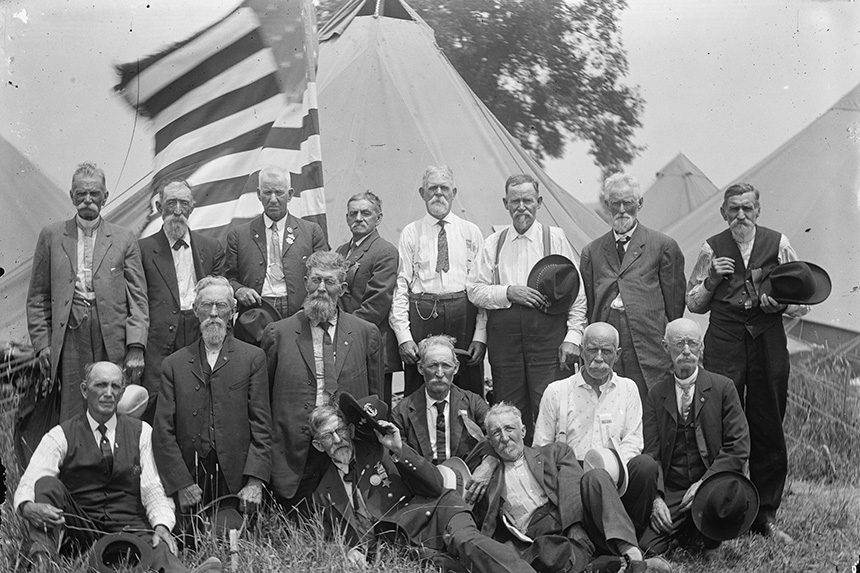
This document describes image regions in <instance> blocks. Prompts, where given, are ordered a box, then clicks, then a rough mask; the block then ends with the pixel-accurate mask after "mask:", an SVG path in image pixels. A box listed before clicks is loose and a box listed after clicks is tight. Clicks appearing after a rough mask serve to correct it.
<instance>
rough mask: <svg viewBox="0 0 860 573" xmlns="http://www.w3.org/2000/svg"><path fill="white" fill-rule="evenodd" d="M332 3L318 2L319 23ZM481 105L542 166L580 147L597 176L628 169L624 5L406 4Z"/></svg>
mask: <svg viewBox="0 0 860 573" xmlns="http://www.w3.org/2000/svg"><path fill="white" fill-rule="evenodd" d="M340 3H341V1H340V0H324V1H323V2H322V3H321V6H320V8H321V12H320V21H324V19H325V18H326V16H327V15H328V13H330V11H331V10H332V8H333V7H334V8H335V9H336V7H337V6H338V5H339V4H340ZM407 3H408V4H409V5H410V6H412V8H414V9H415V10H416V11H417V12H418V13H419V14H420V15H421V17H422V18H423V19H424V20H425V21H426V22H427V23H428V24H429V25H430V26H431V27H432V28H433V30H434V31H435V33H436V41H437V43H438V44H439V47H440V48H442V50H443V52H444V53H445V55H446V56H447V57H448V59H449V60H450V61H451V63H452V64H453V65H454V67H455V68H456V70H457V71H458V72H459V73H460V75H461V76H462V77H463V79H464V80H465V81H466V83H468V85H469V87H470V88H471V89H472V90H473V91H474V92H475V93H476V94H477V95H478V97H479V98H480V99H481V101H483V102H484V104H485V105H486V106H487V107H488V108H490V110H491V111H492V112H493V114H494V115H495V116H496V117H497V118H498V119H499V121H501V122H502V124H503V125H504V126H505V127H506V128H507V129H508V130H509V131H510V132H511V133H512V134H514V135H515V136H516V137H517V138H518V139H519V141H520V143H521V144H522V146H523V147H524V148H525V149H527V150H529V151H530V152H531V154H532V156H533V157H534V158H535V159H536V160H537V161H538V162H542V161H543V160H544V159H545V158H547V157H556V158H558V157H562V156H563V154H564V150H565V144H566V143H567V142H568V141H569V140H571V139H576V140H584V141H587V142H589V146H590V149H589V153H591V155H592V156H594V159H595V161H596V163H597V164H598V165H599V166H600V167H601V169H602V170H603V172H604V173H605V174H608V173H611V172H613V171H616V170H618V169H619V168H621V166H623V165H625V164H627V163H629V162H630V161H631V160H632V159H633V158H634V157H635V156H636V155H637V154H638V153H639V152H640V151H641V150H642V148H641V147H639V146H637V145H636V144H635V143H634V142H633V136H634V130H635V129H636V128H637V127H641V123H640V119H639V118H640V115H641V113H642V107H643V104H644V101H643V99H642V98H641V97H640V95H639V93H638V90H637V89H636V88H635V87H629V86H626V85H624V84H623V83H622V79H623V77H624V76H625V74H626V73H627V58H626V55H625V52H624V49H623V46H622V43H621V38H620V33H619V30H618V18H619V15H620V12H621V11H622V10H623V9H624V8H625V7H626V1H625V0H407Z"/></svg>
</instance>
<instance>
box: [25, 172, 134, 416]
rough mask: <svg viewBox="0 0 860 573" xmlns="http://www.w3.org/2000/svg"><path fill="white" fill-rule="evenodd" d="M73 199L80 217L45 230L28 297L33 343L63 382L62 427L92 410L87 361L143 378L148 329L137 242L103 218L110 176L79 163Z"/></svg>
mask: <svg viewBox="0 0 860 573" xmlns="http://www.w3.org/2000/svg"><path fill="white" fill-rule="evenodd" d="M69 197H71V199H72V203H73V204H74V206H75V208H76V209H77V215H75V217H74V218H73V219H71V220H69V221H64V222H60V223H54V224H52V225H49V226H47V227H45V228H44V229H42V232H41V233H40V234H39V241H38V243H37V244H36V252H35V254H34V255H33V270H32V274H31V275H30V289H29V292H28V293H27V325H28V327H29V330H30V341H31V342H32V343H33V349H34V350H35V351H36V354H37V356H38V357H39V362H40V364H41V366H42V368H43V370H44V371H45V372H46V373H47V374H48V375H49V377H50V379H51V380H53V381H56V380H57V378H58V377H59V382H60V384H61V388H60V396H61V398H60V422H64V421H66V420H69V419H71V418H75V417H77V416H79V415H82V414H83V413H84V412H85V410H86V402H85V401H84V400H83V398H82V397H81V393H80V391H79V386H80V383H81V381H82V380H83V379H84V368H85V367H86V365H87V364H91V363H93V362H98V361H100V360H109V361H111V362H114V363H116V364H119V363H123V361H124V367H125V368H126V369H127V370H128V371H129V373H130V375H131V379H132V380H137V379H138V377H139V375H140V373H141V372H142V371H143V365H144V348H145V346H146V338H147V328H148V327H149V312H148V308H147V300H146V280H145V278H144V274H143V267H142V266H141V262H140V249H138V246H137V240H136V239H135V237H134V235H133V234H132V233H131V232H129V231H127V230H126V229H124V228H122V227H117V226H115V225H111V224H110V223H108V222H107V221H104V220H103V219H102V217H101V210H102V207H104V205H105V202H107V198H108V192H107V188H106V187H105V174H104V171H102V170H101V169H99V168H98V167H97V166H96V165H95V164H94V163H90V162H84V163H81V164H80V165H78V168H77V169H76V170H75V173H74V175H73V176H72V188H71V190H70V191H69Z"/></svg>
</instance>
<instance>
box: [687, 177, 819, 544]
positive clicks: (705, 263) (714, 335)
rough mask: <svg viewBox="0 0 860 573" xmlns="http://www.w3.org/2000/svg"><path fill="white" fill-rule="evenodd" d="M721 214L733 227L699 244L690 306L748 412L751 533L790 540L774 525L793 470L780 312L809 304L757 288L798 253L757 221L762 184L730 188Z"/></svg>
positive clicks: (711, 362)
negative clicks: (753, 509)
mask: <svg viewBox="0 0 860 573" xmlns="http://www.w3.org/2000/svg"><path fill="white" fill-rule="evenodd" d="M720 213H721V214H722V216H723V219H725V220H726V223H728V228H727V229H726V230H725V231H723V232H722V233H719V234H718V235H714V236H713V237H711V238H709V239H708V240H707V241H705V244H704V245H702V250H701V252H700V253H699V258H698V259H697V260H696V266H695V267H694V268H693V272H692V274H691V275H690V282H689V284H688V285H687V287H688V292H687V308H689V309H690V312H695V313H699V314H704V313H706V312H708V311H710V313H711V314H710V324H709V325H708V331H707V333H706V334H705V351H704V366H705V368H707V369H708V370H710V371H711V372H714V373H716V374H722V375H723V376H727V377H729V378H731V379H732V381H733V382H734V383H735V386H736V388H737V390H738V396H739V397H740V399H741V404H743V405H744V407H745V410H746V412H747V423H748V424H749V430H750V440H751V444H750V468H749V469H750V478H751V479H752V482H753V483H754V484H755V486H756V488H757V489H758V492H759V496H760V506H759V514H758V516H757V517H756V521H755V523H754V524H753V531H756V532H758V533H761V534H763V535H765V536H768V537H773V538H775V539H776V540H778V541H780V542H783V543H792V542H793V541H794V540H793V539H791V537H789V536H788V534H786V533H785V532H783V531H781V530H780V529H779V528H778V527H777V525H776V523H775V519H776V512H777V510H778V509H779V504H780V502H781V501H782V492H783V489H784V488H785V477H786V474H787V472H788V452H787V450H786V446H785V434H784V433H783V429H782V420H783V418H784V417H785V405H786V397H787V393H788V373H789V366H790V365H789V359H788V348H787V345H786V344H787V343H786V338H785V329H784V327H783V325H782V317H783V315H784V314H786V315H788V316H794V317H799V316H803V315H804V314H806V313H807V312H809V307H808V306H804V305H788V306H787V305H784V304H779V303H777V302H776V301H775V300H774V299H773V298H771V297H770V296H769V295H768V294H766V293H763V292H761V290H760V287H761V282H762V278H763V277H764V276H766V275H767V274H768V273H769V272H770V271H771V270H772V269H773V268H774V267H776V266H777V265H779V264H782V263H786V262H789V261H795V260H797V254H796V253H795V252H794V249H793V248H792V247H791V244H789V242H788V239H787V238H786V236H785V235H783V234H782V233H779V232H777V231H773V230H771V229H768V228H766V227H760V226H758V225H756V220H757V219H758V216H759V214H760V213H761V205H760V204H759V192H758V190H757V189H756V188H755V187H753V186H752V185H750V184H749V183H738V184H735V185H732V186H730V187H729V188H728V189H726V191H725V193H724V195H723V204H722V206H721V207H720Z"/></svg>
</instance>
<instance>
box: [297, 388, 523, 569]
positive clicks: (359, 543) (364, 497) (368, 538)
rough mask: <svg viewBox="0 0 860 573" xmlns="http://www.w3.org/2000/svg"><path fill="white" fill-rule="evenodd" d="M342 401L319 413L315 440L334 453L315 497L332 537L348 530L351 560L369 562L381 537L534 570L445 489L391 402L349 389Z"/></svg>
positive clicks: (484, 565) (473, 564)
mask: <svg viewBox="0 0 860 573" xmlns="http://www.w3.org/2000/svg"><path fill="white" fill-rule="evenodd" d="M339 403H340V409H338V408H336V407H335V406H333V405H330V404H329V405H325V406H318V407H317V408H315V409H314V410H313V411H312V412H311V416H310V428H311V434H312V435H313V445H314V447H315V448H316V449H318V450H320V451H321V452H325V453H326V454H328V456H329V458H330V460H329V463H328V464H327V465H326V466H325V467H324V468H323V472H324V473H323V476H322V480H321V481H320V483H319V486H318V487H317V489H316V491H315V492H314V494H313V501H314V504H315V507H316V508H317V509H318V510H320V511H321V512H322V517H323V523H324V526H325V530H326V533H327V535H329V536H331V535H332V534H333V532H335V531H341V532H343V534H344V537H345V540H346V542H347V543H348V544H349V546H350V547H351V549H350V550H349V553H348V557H349V559H350V561H352V562H353V563H356V564H358V565H360V566H364V565H366V559H367V555H368V551H369V550H372V549H373V548H374V546H375V543H376V541H377V538H378V537H379V536H384V537H385V538H388V537H389V536H390V537H396V539H397V540H398V541H402V542H406V543H407V544H408V545H410V546H412V547H418V548H420V549H421V550H423V554H424V555H425V556H434V555H436V556H439V557H443V556H444V553H443V552H447V553H449V554H450V555H452V556H453V557H454V558H456V559H457V560H458V561H459V562H460V564H461V565H462V566H464V567H466V568H467V569H469V570H471V571H475V572H478V573H499V572H506V571H519V572H523V573H526V572H528V573H532V572H533V571H534V569H532V568H531V567H530V566H529V565H528V564H527V563H526V562H525V561H523V560H521V559H520V558H519V557H518V556H517V553H516V552H515V551H514V550H513V549H512V548H511V547H508V546H506V545H503V544H501V543H498V542H496V541H493V540H492V539H490V538H488V537H486V536H484V535H481V533H480V532H479V531H478V529H477V527H476V526H475V521H474V519H473V518H472V514H471V513H469V510H468V509H467V507H466V504H465V502H464V501H463V498H462V497H461V496H460V494H458V493H457V492H456V491H454V490H446V489H444V488H443V485H442V477H441V474H440V473H439V472H438V471H437V470H436V468H435V467H434V466H433V465H432V464H431V463H430V462H428V461H427V460H425V459H424V458H422V457H421V456H420V455H418V453H417V452H415V450H413V449H412V448H410V447H409V446H407V445H406V444H404V443H403V441H402V438H401V436H400V431H399V430H398V429H397V426H395V425H394V424H392V423H390V422H388V421H387V420H385V417H386V415H387V413H388V409H387V406H386V405H385V403H384V402H382V401H381V400H379V399H378V398H376V396H370V397H369V398H363V399H362V400H361V401H360V402H356V401H355V399H354V398H353V397H352V396H350V395H349V394H348V393H343V394H341V396H340V400H339ZM344 413H346V415H345V414H344ZM443 559H444V557H443ZM434 561H436V562H439V560H437V559H434ZM443 562H444V561H443Z"/></svg>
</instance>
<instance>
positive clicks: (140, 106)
mask: <svg viewBox="0 0 860 573" xmlns="http://www.w3.org/2000/svg"><path fill="white" fill-rule="evenodd" d="M317 48H318V45H317V30H316V19H315V15H314V8H313V4H312V0H246V1H245V2H243V3H242V4H241V5H240V6H239V8H237V9H236V10H234V11H233V12H231V13H230V14H229V15H227V16H226V17H225V18H223V19H222V20H220V21H219V22H216V23H215V24H213V25H212V26H210V27H209V28H207V29H206V30H203V31H202V32H199V33H198V34H196V35H195V36H193V37H191V38H189V39H188V40H185V41H183V42H180V43H178V44H176V45H174V46H171V47H169V48H167V49H166V50H164V51H163V52H161V53H159V54H155V55H152V56H149V57H147V58H146V59H144V60H141V61H139V62H132V63H128V64H123V65H120V66H118V67H117V71H118V72H119V75H120V83H119V85H117V86H116V87H115V89H116V91H117V92H119V94H120V95H121V96H122V97H123V99H125V101H126V102H128V103H129V104H130V105H131V106H132V107H133V108H135V109H136V110H137V112H138V113H139V114H140V115H142V116H144V117H146V118H148V119H149V120H150V121H151V122H152V125H153V127H154V130H155V158H154V165H153V178H152V183H151V185H150V190H151V193H152V195H151V197H150V208H151V213H150V215H149V218H148V221H147V224H146V226H145V228H144V230H143V232H142V234H141V236H147V235H151V234H153V233H155V232H156V231H158V230H159V229H160V228H161V218H160V217H159V216H157V215H158V214H157V213H156V212H155V208H154V204H155V201H154V199H155V192H156V191H157V190H158V189H159V187H160V185H161V183H163V182H165V181H167V180H170V179H176V178H182V179H186V180H187V181H188V182H189V184H190V185H191V187H192V192H193V194H194V201H195V204H196V207H195V209H194V212H193V213H192V214H191V217H190V220H189V225H190V226H191V228H192V229H195V230H199V231H202V232H204V233H206V234H208V235H211V236H216V237H219V238H223V237H224V236H226V233H227V230H228V227H229V225H230V223H231V222H233V221H236V222H242V221H247V220H249V219H251V218H253V217H255V216H257V215H259V214H260V213H262V205H261V204H260V201H259V200H258V199H257V195H256V190H257V174H258V173H259V170H260V169H261V168H262V167H265V166H267V165H276V166H279V167H283V168H286V169H288V170H289V171H290V173H291V176H292V185H293V189H294V190H295V196H294V197H293V199H292V201H290V207H289V208H290V213H291V214H293V215H295V216H297V217H303V218H305V219H309V220H312V221H314V222H316V223H319V224H320V225H321V226H322V227H323V229H325V228H326V225H325V194H324V192H323V176H322V161H321V154H320V136H319V118H318V115H317V94H316V60H317Z"/></svg>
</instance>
